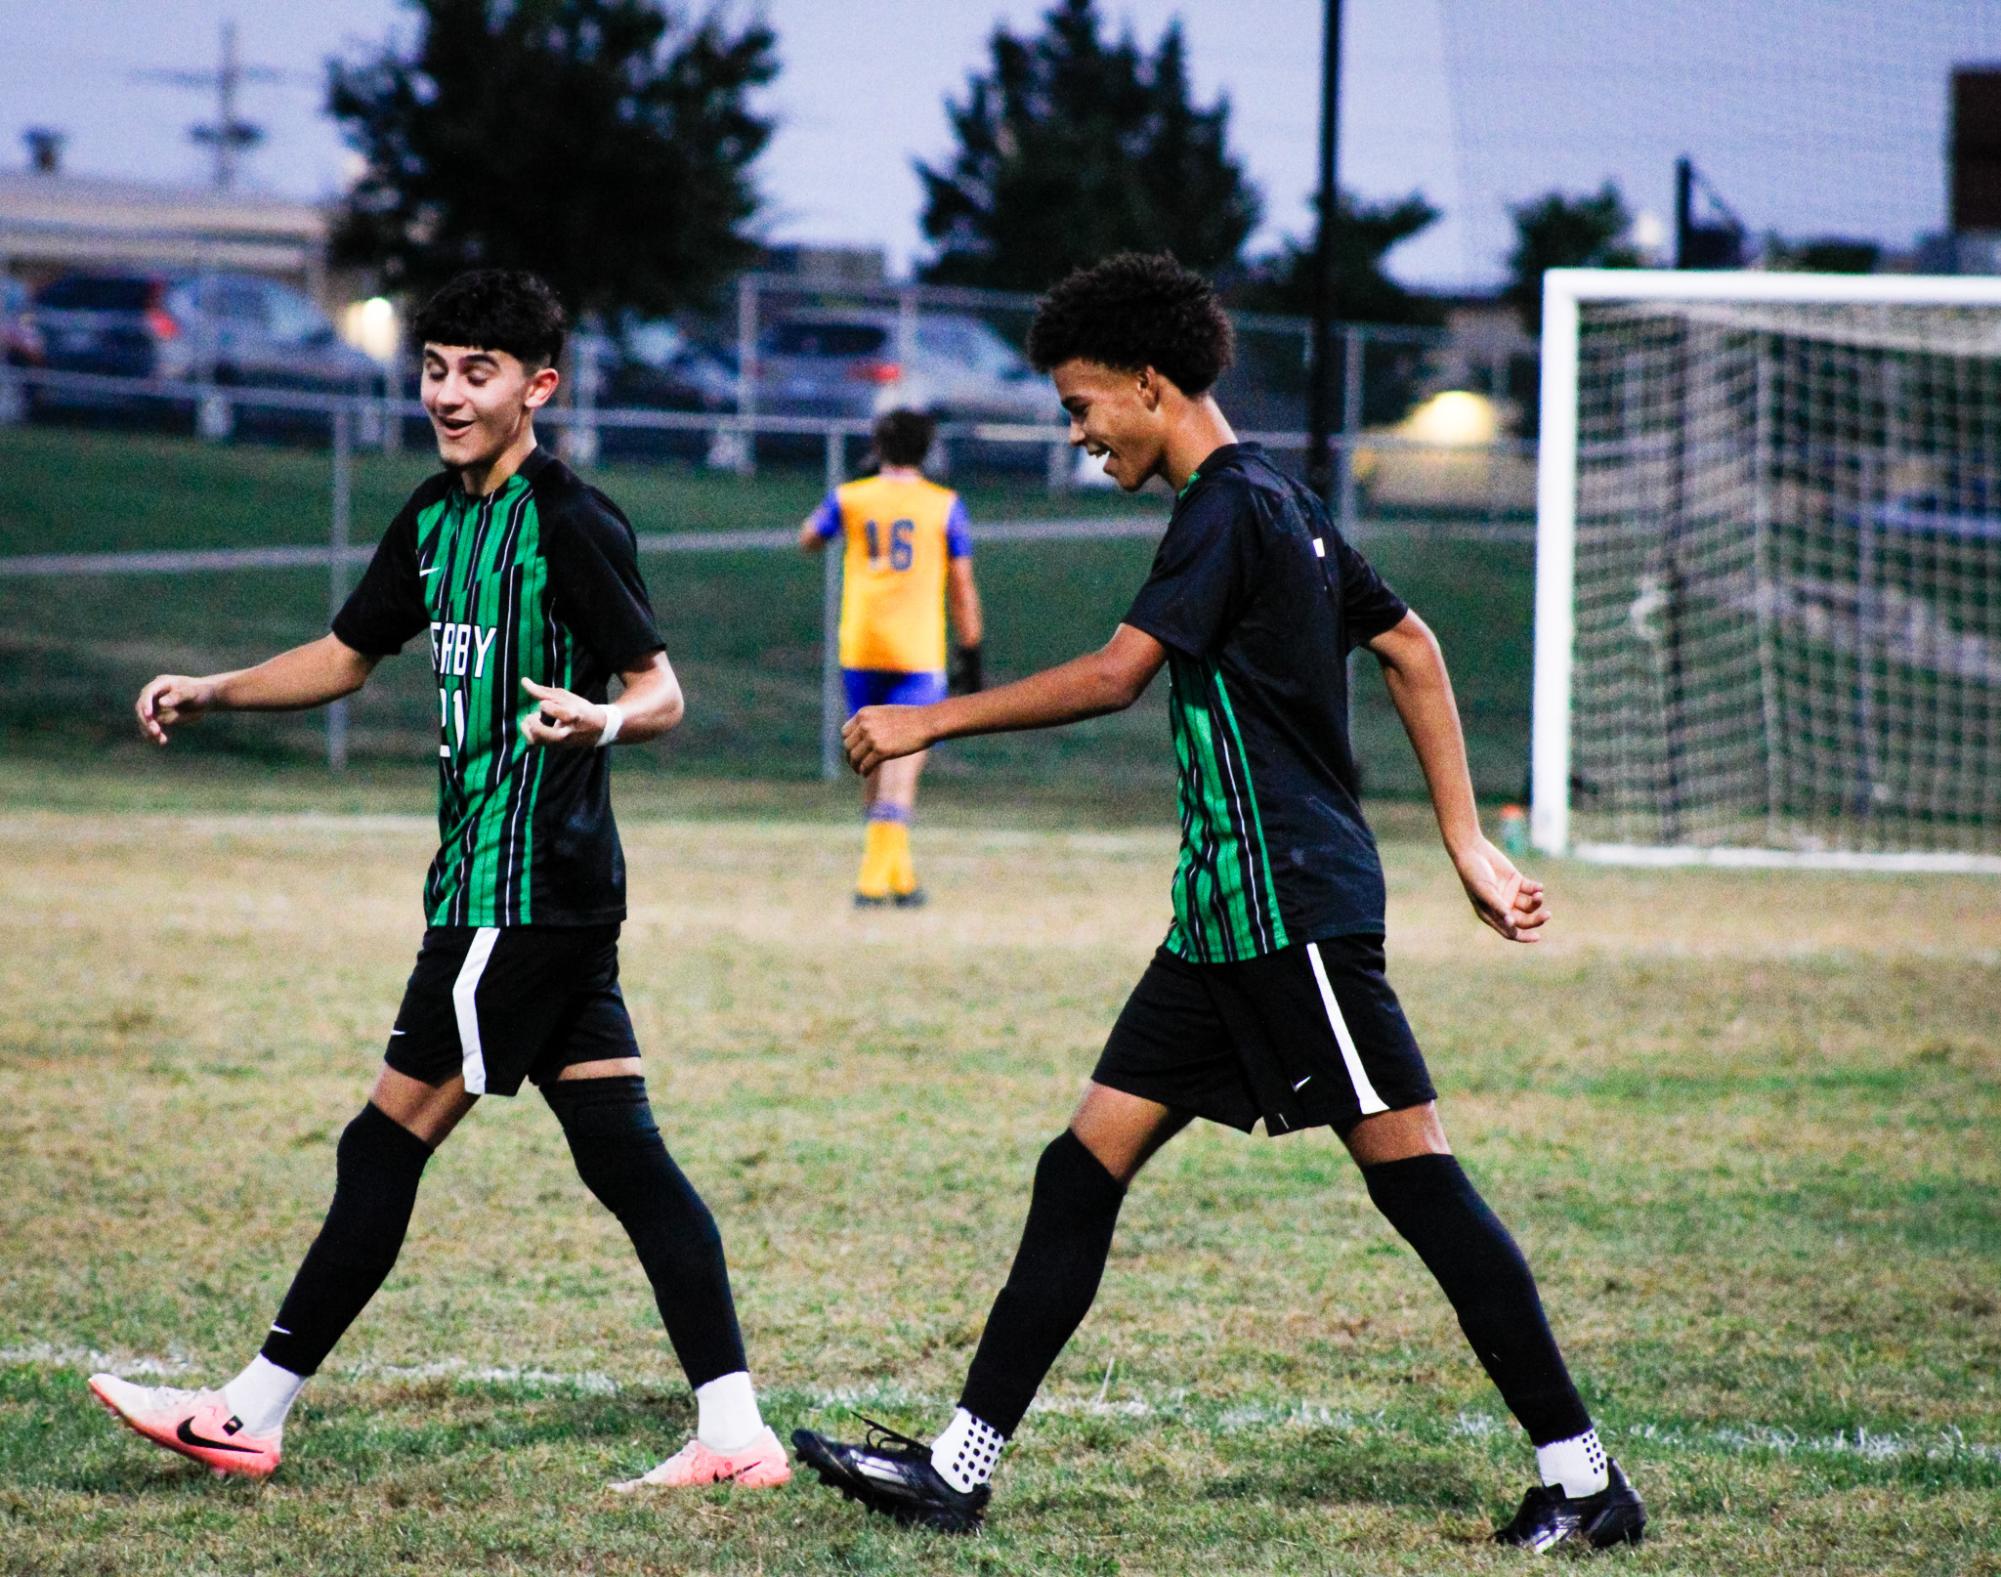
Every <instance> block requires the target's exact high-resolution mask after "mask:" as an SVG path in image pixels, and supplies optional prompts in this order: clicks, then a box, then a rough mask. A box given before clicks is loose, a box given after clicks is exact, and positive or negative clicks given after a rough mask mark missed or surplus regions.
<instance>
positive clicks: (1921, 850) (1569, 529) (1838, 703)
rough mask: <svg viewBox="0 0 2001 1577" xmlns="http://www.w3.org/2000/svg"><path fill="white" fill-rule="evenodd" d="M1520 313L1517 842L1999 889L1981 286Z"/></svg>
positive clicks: (1667, 278) (1677, 285) (1605, 288)
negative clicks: (1528, 335)
mask: <svg viewBox="0 0 2001 1577" xmlns="http://www.w3.org/2000/svg"><path fill="white" fill-rule="evenodd" d="M1543 299H1544V320H1543V323H1544V326H1543V359H1542V444H1541V457H1540V461H1539V474H1538V482H1537V571H1536V662H1535V727H1534V748H1533V772H1532V780H1533V808H1532V812H1531V831H1532V835H1533V838H1534V841H1535V843H1536V845H1537V847H1539V848H1542V849H1546V850H1550V851H1552V852H1565V853H1570V854H1574V855H1579V856H1582V857H1586V858H1597V859H1609V860H1626V861H1632V862H1635V863H1681V862H1692V861H1706V862H1713V863H1719V864H1764V863H1785V864H1827V865H1842V866H1881V867H1884V868H1891V869H1895V868H1903V869H1939V870H1985V871H1993V872H2001V279H1970V278H1964V279H1926V278H1916V277H1908V276H1906V277H1895V276H1846V275H1814V274H1782V273H1728V274H1697V273H1662V272H1645V271H1639V270H1609V269H1607V270H1599V269H1556V270H1552V271H1551V272H1550V273H1549V274H1548V275H1546V276H1545V284H1544V293H1543Z"/></svg>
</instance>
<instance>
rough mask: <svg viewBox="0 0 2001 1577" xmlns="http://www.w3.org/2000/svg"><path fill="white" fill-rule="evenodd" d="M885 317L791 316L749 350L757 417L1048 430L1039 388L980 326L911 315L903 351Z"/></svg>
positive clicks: (1016, 355) (1044, 394) (1051, 410)
mask: <svg viewBox="0 0 2001 1577" xmlns="http://www.w3.org/2000/svg"><path fill="white" fill-rule="evenodd" d="M902 330H903V325H902V320H901V319H900V318H899V316H898V315H897V314H896V313H895V312H887V311H852V312H844V311H821V312H799V313H794V314H790V315H788V316H786V317H783V318H780V319H779V320H778V321H777V322H776V323H774V324H772V326H771V327H770V328H769V329H767V330H766V331H765V333H764V336H763V338H762V339H761V340H760V341H759V343H758V351H757V360H756V363H755V364H754V369H753V379H754V387H755V394H756V399H757V409H758V411H759V413H760V414H762V415H768V416H820V417H829V416H831V417H842V418H847V419H851V420H867V419H869V418H871V417H874V416H876V415H878V414H880V413H881V412H883V411H887V410H894V409H897V408H898V407H904V408H908V409H911V410H918V411H925V412H928V413H929V414H930V415H932V416H935V417H936V418H937V419H938V420H939V421H941V422H955V421H969V422H1015V423H1029V424H1050V423H1053V422H1054V421H1055V420H1056V419H1057V418H1058V416H1059V415H1060V412H1059V410H1058V408H1057V404H1056V396H1055V395H1054V394H1053V393H1052V392H1051V390H1050V388H1049V384H1048V381H1047V380H1046V379H1044V378H1043V377H1041V376H1040V375H1039V374H1038V373H1037V372H1036V371H1035V370H1034V369H1033V368H1032V367H1030V366H1029V364H1028V362H1027V361H1026V360H1025V359H1024V358H1023V357H1022V355H1021V353H1020V352H1019V351H1017V350H1016V349H1015V348H1014V347H1013V346H1012V345H1010V344H1009V343H1008V342H1007V341H1006V340H1005V339H1003V338H1001V336H1000V335H999V334H997V333H995V332H994V330H993V329H992V328H990V327H989V326H988V325H987V324H986V323H984V322H982V321H981V320H980V319H978V318H975V317H970V316H967V315H964V314H961V313H925V314H923V315H921V316H919V317H918V318H917V319H916V320H915V322H914V325H913V326H912V328H911V331H910V337H909V342H908V343H905V341H904V336H903V332H902Z"/></svg>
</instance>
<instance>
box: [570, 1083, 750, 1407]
mask: <svg viewBox="0 0 2001 1577" xmlns="http://www.w3.org/2000/svg"><path fill="white" fill-rule="evenodd" d="M542 1094H543V1095H544V1096H545V1097H546V1098H547V1100H548V1102H549V1105H550V1106H551V1107H552V1108H554V1110H555V1113H556V1116H557V1119H558V1120H559V1121H560V1122H561V1123H562V1125H563V1134H564V1137H565V1138H567V1139H568V1140H569V1141H570V1154H571V1156H572V1157H573V1158H574V1159H575V1160H576V1163H577V1175H578V1176H580V1177H582V1178H583V1180H584V1182H585V1183H587V1184H588V1185H589V1186H590V1191H591V1192H592V1193H593V1194H595V1195H597V1197H598V1200H599V1202H600V1203H601V1204H603V1206H604V1207H605V1209H607V1210H609V1211H610V1212H611V1213H612V1214H613V1215H615V1216H617V1217H618V1222H619V1225H620V1226H622V1227H624V1228H625V1233H626V1236H627V1237H629V1238H631V1239H632V1246H633V1247H634V1248H635V1249H637V1250H638V1251H639V1263H640V1264H641V1265H642V1266H644V1267H645V1269H646V1278H647V1280H648V1281H650V1282H652V1283H653V1301H654V1302H655V1303H656V1304H657V1305H658V1306H659V1309H660V1319H661V1322H662V1323H663V1324H665V1325H666V1327H667V1339H668V1341H670V1342H672V1343H673V1344H674V1355H675V1356H676V1357H677V1358H679V1359H680V1360H681V1367H682V1369H683V1370H685V1371H686V1372H687V1376H688V1383H689V1384H690V1385H696V1386H700V1385H706V1384H707V1383H708V1382H709V1381H711V1380H714V1379H716V1378H718V1377H719V1376H721V1375H725V1374H735V1373H736V1372H737V1371H738V1370H740V1369H745V1368H748V1367H749V1366H748V1364H746V1362H745V1361H744V1355H743V1336H742V1333H741V1332H739V1330H738V1329H737V1322H736V1304H735V1302H734V1301H733V1300H732V1299H731V1297H730V1273H729V1266H728V1265H727V1264H726V1263H725V1261H724V1259H723V1239H722V1234H721V1233H720V1232H718V1231H717V1230H716V1220H715V1217H714V1216H712V1215H710V1214H709V1207H708V1206H707V1205H705V1204H703V1203H702V1196H701V1195H700V1194H698V1193H696V1192H695V1190H694V1189H693V1187H691V1186H690V1185H689V1182H688V1179H687V1178H686V1177H684V1176H682V1174H681V1169H680V1167H678V1166H676V1165H675V1164H674V1158H673V1157H672V1156H670V1155H669V1154H668V1153H667V1146H666V1145H665V1144H664V1143H662V1142H661V1138H660V1129H659V1127H658V1126H657V1125H656V1124H655V1123H654V1121H653V1109H652V1107H651V1106H650V1105H648V1103H647V1100H646V1081H645V1080H644V1079H642V1078H640V1077H639V1076H638V1075H637V1074H632V1075H628V1076H626V1077H622V1078H615V1079H567V1080H557V1081H555V1082H553V1083H550V1084H545V1085H544V1086H543V1087H542Z"/></svg>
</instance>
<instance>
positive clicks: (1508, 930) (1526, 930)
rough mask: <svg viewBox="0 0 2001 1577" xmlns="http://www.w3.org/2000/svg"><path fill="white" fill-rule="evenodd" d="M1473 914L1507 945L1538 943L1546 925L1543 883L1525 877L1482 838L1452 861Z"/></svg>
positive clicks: (1547, 905)
mask: <svg viewBox="0 0 2001 1577" xmlns="http://www.w3.org/2000/svg"><path fill="white" fill-rule="evenodd" d="M1452 863H1453V865H1454V866H1455V867H1456V868H1457V869H1458V872H1459V880H1460V881H1461V882H1462V883H1463V884H1464V885H1465V888H1466V896H1467V897H1468V898H1469V899H1471V900H1472V903H1473V912H1474V913H1475V914H1477V915H1478V916H1479V917H1480V918H1481V920H1482V921H1484V922H1485V923H1486V924H1487V925H1489V926H1491V927H1492V928H1493V929H1494V930H1496V931H1498V932H1500V934H1501V935H1502V936H1505V937H1506V938H1507V939H1508V940H1509V941H1510V942H1540V941H1541V940H1542V927H1543V926H1545V925H1547V924H1548V923H1549V904H1548V903H1547V902H1546V901H1545V899H1544V897H1543V891H1542V883H1541V882H1539V881H1536V880H1535V879H1534V878H1533V877H1529V876H1524V875H1522V873H1521V872H1520V871H1518V870H1516V869H1515V862H1514V861H1513V860H1511V859H1509V858H1508V857H1507V856H1506V855H1505V854H1503V853H1502V852H1501V851H1500V850H1499V849H1497V848H1495V847H1494V845H1493V844H1491V843H1489V842H1488V841H1487V840H1486V839H1485V838H1482V839H1481V840H1480V841H1479V843H1477V844H1476V845H1474V847H1473V848H1472V849H1470V850H1469V851H1468V852H1467V853H1465V854H1463V855H1460V856H1458V857H1457V858H1455V859H1454V860H1453V862H1452Z"/></svg>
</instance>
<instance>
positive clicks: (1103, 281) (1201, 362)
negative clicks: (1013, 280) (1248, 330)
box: [1028, 252, 1235, 394]
mask: <svg viewBox="0 0 2001 1577" xmlns="http://www.w3.org/2000/svg"><path fill="white" fill-rule="evenodd" d="M1234 351H1235V336H1234V334H1233V333H1232V332H1231V329H1230V320H1229V318H1228V317H1227V316H1226V315H1225V314H1224V312H1223V307H1222V304H1221V303H1220V302H1219V301H1217V299H1216V291H1215V288H1214V287H1213V286H1211V285H1210V283H1209V281H1208V280H1206V279H1204V278H1203V277H1202V276H1201V275H1200V274H1197V273H1194V272H1193V271H1191V270H1189V269H1186V268H1183V267H1182V266H1181V265H1180V264H1179V263H1177V262H1176V261H1175V260H1174V258H1173V256H1172V255H1171V254H1169V253H1166V252H1155V253H1144V252H1121V253H1119V254H1118V255H1117V256H1115V257H1108V258H1106V259H1105V260H1104V261H1103V262H1100V263H1093V264H1092V265H1091V266H1090V267H1089V268H1080V269H1078V270H1077V271H1076V272H1075V273H1073V274H1071V275H1070V276H1069V277H1068V278H1066V279H1065V280H1063V282H1062V283H1061V284H1059V285H1057V286H1056V287H1055V288H1054V289H1053V290H1051V291H1050V292H1049V294H1048V295H1046V296H1044V297H1043V298H1042V299H1041V300H1040V301H1038V302H1037V303H1036V304H1035V321H1034V322H1033V323H1032V324H1031V325H1030V326H1029V330H1028V359H1029V360H1030V361H1032V362H1033V363H1034V364H1035V367H1036V370H1037V371H1039V372H1048V371H1049V370H1050V369H1051V368H1053V367H1059V366H1061V365H1062V364H1063V363H1064V362H1066V361H1073V360H1078V359H1082V360H1084V361H1095V362H1099V363H1101V364H1102V365H1104V366H1107V367H1117V368H1118V369H1120V370H1121V371H1125V372H1137V371H1139V370H1140V369H1141V368H1142V367H1151V368H1153V369H1154V370H1155V371H1156V372H1159V373H1162V374H1164V375H1165V376H1166V377H1168V378H1170V379H1172V380H1173V382H1174V385H1175V387H1176V388H1178V389H1180V390H1181V392H1182V393H1184V394H1202V393H1205V392H1207V391H1208V390H1209V389H1210V388H1211V387H1213V386H1214V384H1215V382H1216V380H1217V379H1218V378H1220V377H1221V376H1222V375H1223V370H1224V368H1226V367H1228V366H1229V365H1230V359H1231V356H1232V354H1233V353H1234Z"/></svg>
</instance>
